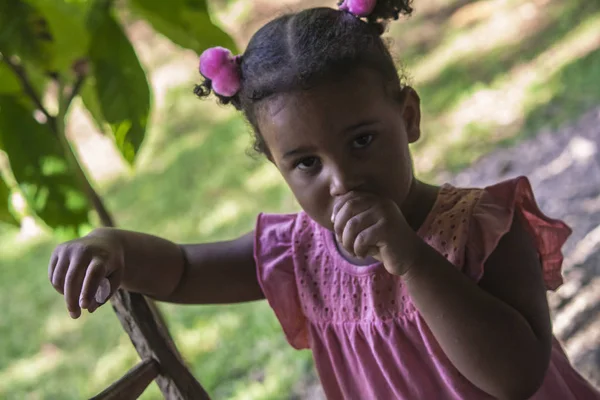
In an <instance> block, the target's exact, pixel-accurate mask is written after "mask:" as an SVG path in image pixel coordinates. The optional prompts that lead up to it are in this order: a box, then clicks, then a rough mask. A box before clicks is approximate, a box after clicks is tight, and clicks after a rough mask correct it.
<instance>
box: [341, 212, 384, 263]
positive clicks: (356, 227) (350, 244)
mask: <svg viewBox="0 0 600 400" xmlns="http://www.w3.org/2000/svg"><path fill="white" fill-rule="evenodd" d="M372 210H373V209H372V208H369V209H367V210H366V211H363V212H362V213H360V214H358V215H355V216H353V217H352V218H350V219H349V220H348V222H347V223H346V226H345V227H344V231H343V233H342V243H341V244H342V246H343V247H344V248H345V249H346V250H347V251H348V252H350V253H351V254H355V255H357V256H359V254H358V253H356V252H355V246H354V243H355V241H356V238H357V236H358V235H359V234H360V233H361V232H363V231H364V230H365V229H367V228H369V227H371V226H373V225H375V224H376V223H377V222H378V218H377V215H375V213H373V212H372Z"/></svg>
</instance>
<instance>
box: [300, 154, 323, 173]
mask: <svg viewBox="0 0 600 400" xmlns="http://www.w3.org/2000/svg"><path fill="white" fill-rule="evenodd" d="M318 165H319V159H318V158H317V157H305V158H302V159H300V160H298V161H297V162H296V168H298V169H301V170H305V171H306V170H312V169H314V168H316V167H318Z"/></svg>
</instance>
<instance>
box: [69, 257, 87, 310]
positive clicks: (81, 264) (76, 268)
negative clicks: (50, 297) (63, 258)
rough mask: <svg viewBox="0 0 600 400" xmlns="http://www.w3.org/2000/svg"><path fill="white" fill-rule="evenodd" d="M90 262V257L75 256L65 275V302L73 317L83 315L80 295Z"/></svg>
mask: <svg viewBox="0 0 600 400" xmlns="http://www.w3.org/2000/svg"><path fill="white" fill-rule="evenodd" d="M89 262H90V259H89V258H88V257H85V256H80V257H76V258H73V259H72V262H71V265H69V270H68V271H67V276H66V277H65V302H66V303H67V310H69V313H70V314H71V317H72V318H79V316H80V315H81V308H80V307H79V296H80V295H81V287H82V285H83V279H84V278H85V272H86V270H87V267H88V265H89Z"/></svg>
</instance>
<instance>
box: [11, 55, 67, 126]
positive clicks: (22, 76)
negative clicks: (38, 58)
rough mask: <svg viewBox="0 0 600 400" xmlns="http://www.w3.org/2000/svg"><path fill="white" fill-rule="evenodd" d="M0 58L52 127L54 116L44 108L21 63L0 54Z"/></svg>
mask: <svg viewBox="0 0 600 400" xmlns="http://www.w3.org/2000/svg"><path fill="white" fill-rule="evenodd" d="M0 59H1V60H2V61H4V63H5V64H6V65H7V66H8V67H9V68H10V69H12V70H13V72H14V73H15V75H17V77H18V78H19V81H20V82H21V87H22V88H23V91H24V92H25V93H26V94H27V96H29V98H31V100H32V101H33V103H34V104H35V106H36V107H37V108H39V110H40V111H41V112H42V113H44V115H45V116H46V119H47V120H48V124H50V126H51V127H54V124H55V118H54V117H53V116H52V115H50V113H49V112H48V110H46V108H45V107H44V105H43V104H42V101H41V99H40V96H38V94H37V93H36V91H35V89H34V88H33V85H31V82H29V78H28V77H27V72H26V71H25V68H24V67H23V66H22V65H20V64H17V63H15V62H13V61H12V60H11V59H10V58H9V57H5V56H1V57H0ZM53 131H54V133H56V129H55V128H53Z"/></svg>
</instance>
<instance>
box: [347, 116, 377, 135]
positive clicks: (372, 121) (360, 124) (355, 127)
mask: <svg viewBox="0 0 600 400" xmlns="http://www.w3.org/2000/svg"><path fill="white" fill-rule="evenodd" d="M378 122H379V121H377V120H376V119H368V120H365V121H360V122H357V123H355V124H352V125H350V126H348V127H347V128H346V129H344V130H343V131H342V132H343V133H350V132H353V131H356V130H358V129H359V128H364V127H366V126H371V125H375V124H377V123H378Z"/></svg>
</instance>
